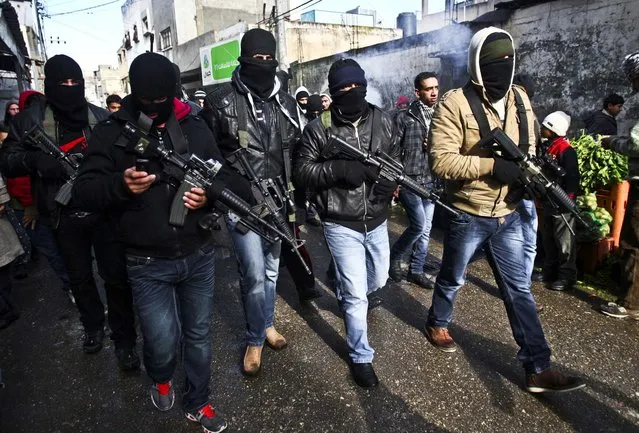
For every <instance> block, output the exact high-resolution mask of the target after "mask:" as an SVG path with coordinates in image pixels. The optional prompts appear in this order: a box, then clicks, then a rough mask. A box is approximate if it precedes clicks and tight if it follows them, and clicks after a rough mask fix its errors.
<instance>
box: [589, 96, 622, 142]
mask: <svg viewBox="0 0 639 433" xmlns="http://www.w3.org/2000/svg"><path fill="white" fill-rule="evenodd" d="M625 102H626V101H624V99H623V97H622V96H620V95H617V94H616V93H611V94H609V95H608V96H606V98H605V99H604V101H603V108H602V109H601V110H599V111H595V112H594V113H592V114H590V116H588V117H587V118H585V119H584V123H585V128H586V132H587V133H588V134H592V135H597V134H598V135H617V116H619V113H621V110H623V104H624V103H625Z"/></svg>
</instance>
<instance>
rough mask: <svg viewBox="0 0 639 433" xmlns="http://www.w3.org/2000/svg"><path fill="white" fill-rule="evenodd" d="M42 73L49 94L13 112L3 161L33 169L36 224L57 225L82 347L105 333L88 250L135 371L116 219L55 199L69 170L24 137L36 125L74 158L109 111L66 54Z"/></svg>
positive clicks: (123, 356) (126, 361)
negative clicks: (89, 96)
mask: <svg viewBox="0 0 639 433" xmlns="http://www.w3.org/2000/svg"><path fill="white" fill-rule="evenodd" d="M44 72H45V81H44V86H45V96H46V99H43V100H42V102H41V103H39V104H37V105H35V106H33V107H30V108H29V109H27V110H25V111H23V112H22V113H20V114H19V115H18V116H16V118H15V119H14V127H13V128H12V133H11V134H10V136H9V138H8V139H7V142H5V146H4V147H3V149H2V152H1V154H0V163H1V164H2V165H3V167H5V168H6V169H7V170H6V173H7V174H8V175H10V176H13V175H21V174H30V175H31V184H32V185H33V188H34V189H35V194H34V195H35V197H37V205H38V211H39V213H40V218H39V220H38V224H44V225H47V226H51V227H52V228H53V229H54V234H55V238H56V241H57V244H58V247H59V249H60V252H61V254H62V257H63V259H64V261H65V264H66V268H67V271H68V274H69V279H70V282H69V285H70V287H71V291H72V293H73V296H74V298H75V302H76V306H77V308H78V311H79V313H80V320H81V322H82V325H83V327H84V343H83V346H82V349H83V351H84V352H85V353H96V352H98V351H100V349H102V345H103V340H104V319H105V317H104V310H105V309H104V306H103V304H102V301H101V300H100V296H99V294H98V290H97V287H96V283H95V279H94V277H93V266H92V252H91V250H92V249H93V251H94V252H95V257H96V261H97V264H98V270H99V272H100V275H101V277H102V278H103V279H104V282H105V288H106V294H107V304H108V310H109V315H108V321H109V328H110V329H111V331H112V334H111V339H112V340H113V341H114V346H115V352H116V356H117V358H118V363H119V366H120V368H121V369H123V370H135V369H137V368H138V367H139V365H140V360H139V358H138V356H137V354H136V352H135V340H136V334H135V327H134V315H133V306H132V298H131V290H130V287H129V286H128V283H127V279H126V268H125V263H124V251H123V250H122V247H121V244H119V243H118V242H116V241H115V239H114V238H113V231H114V230H113V222H112V220H111V219H110V216H106V215H102V214H99V213H90V212H87V209H85V208H83V207H82V205H81V204H79V203H78V202H77V201H76V200H75V199H74V198H71V200H70V202H68V203H67V204H61V203H59V201H56V200H55V197H56V194H57V193H58V191H59V190H60V187H61V186H62V185H63V184H64V183H65V181H66V180H67V179H68V173H67V172H66V170H65V168H64V167H63V165H62V164H61V163H60V162H59V161H58V160H56V159H55V158H54V157H52V156H50V155H49V154H48V153H47V152H44V151H42V150H41V149H39V148H38V147H37V146H36V145H35V143H34V141H33V140H32V139H30V138H29V137H25V132H26V131H30V130H31V129H32V128H33V127H34V126H35V125H40V126H41V127H42V129H43V131H44V133H45V134H46V135H48V136H49V138H50V139H51V140H52V141H53V142H54V143H55V144H56V145H57V146H58V147H59V148H60V150H61V151H62V152H64V153H66V154H67V155H72V158H75V159H79V156H82V155H83V154H85V153H86V152H87V141H88V140H89V138H90V137H91V136H92V134H93V128H94V126H95V125H96V124H97V123H98V121H100V120H103V119H105V118H106V117H107V116H108V112H107V111H106V110H103V109H101V108H99V107H96V106H95V105H92V104H88V103H87V101H86V100H85V99H84V79H83V78H82V70H81V69H80V66H79V65H78V64H77V63H76V62H75V61H74V60H73V59H71V58H70V57H68V56H65V55H57V56H53V57H51V58H50V59H49V60H48V61H47V63H46V64H45V66H44Z"/></svg>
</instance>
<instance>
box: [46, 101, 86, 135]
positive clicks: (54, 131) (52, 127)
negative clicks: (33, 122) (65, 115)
mask: <svg viewBox="0 0 639 433" xmlns="http://www.w3.org/2000/svg"><path fill="white" fill-rule="evenodd" d="M87 112H88V120H89V124H88V126H87V127H86V128H84V129H83V131H82V132H83V133H84V137H85V138H86V141H87V143H88V142H89V138H90V137H91V131H92V130H93V128H94V127H95V125H97V124H98V119H97V118H96V117H95V114H93V111H92V110H91V107H90V106H89V107H88V108H87ZM42 129H44V132H45V134H47V135H48V136H49V137H50V138H52V139H53V140H55V142H56V144H59V143H60V137H59V136H58V123H57V122H56V121H55V116H54V115H53V110H52V109H51V107H50V106H49V105H46V106H45V108H44V119H43V120H42Z"/></svg>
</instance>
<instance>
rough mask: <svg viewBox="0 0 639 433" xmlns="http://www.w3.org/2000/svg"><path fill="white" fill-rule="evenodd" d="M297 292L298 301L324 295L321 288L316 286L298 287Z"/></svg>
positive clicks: (305, 300)
mask: <svg viewBox="0 0 639 433" xmlns="http://www.w3.org/2000/svg"><path fill="white" fill-rule="evenodd" d="M297 293H298V295H299V297H300V302H307V301H311V300H313V299H317V298H321V297H322V296H323V295H324V294H323V293H322V290H320V289H318V288H317V287H313V288H312V289H299V290H298V291H297Z"/></svg>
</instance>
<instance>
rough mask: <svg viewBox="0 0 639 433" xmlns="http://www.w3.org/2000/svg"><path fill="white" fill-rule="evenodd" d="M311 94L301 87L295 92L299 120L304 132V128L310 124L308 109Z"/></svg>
mask: <svg viewBox="0 0 639 433" xmlns="http://www.w3.org/2000/svg"><path fill="white" fill-rule="evenodd" d="M309 96H310V93H309V92H308V89H307V88H306V87H304V86H299V87H298V88H297V90H295V100H296V101H297V118H298V119H299V123H300V129H301V130H302V131H303V130H304V127H305V126H306V124H307V123H308V119H307V118H306V107H307V106H308V97H309Z"/></svg>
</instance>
